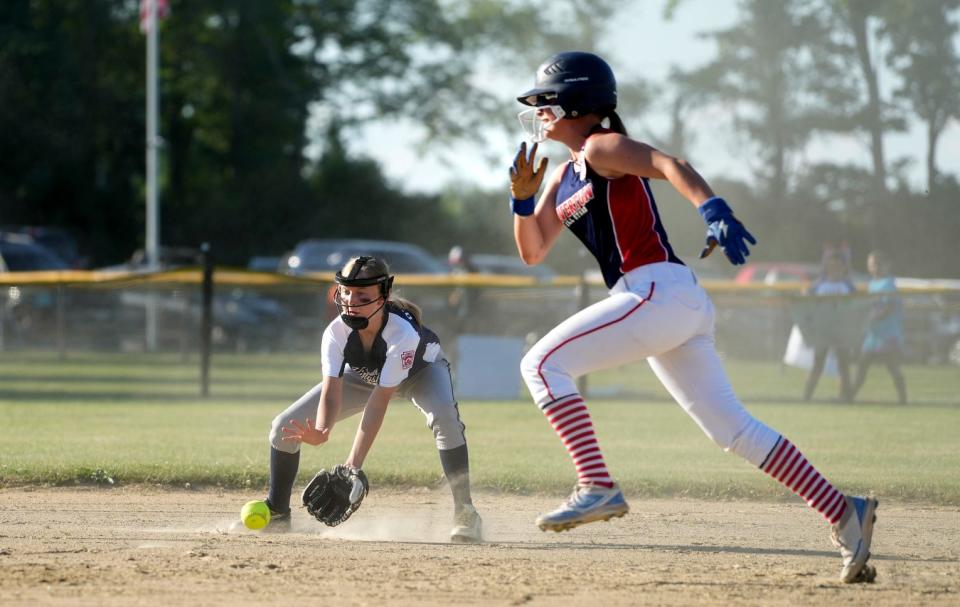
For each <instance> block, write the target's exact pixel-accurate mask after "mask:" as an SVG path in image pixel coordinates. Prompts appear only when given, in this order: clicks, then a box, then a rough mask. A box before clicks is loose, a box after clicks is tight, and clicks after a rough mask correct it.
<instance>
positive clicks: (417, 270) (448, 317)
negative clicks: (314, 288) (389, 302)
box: [280, 238, 457, 342]
mask: <svg viewBox="0 0 960 607" xmlns="http://www.w3.org/2000/svg"><path fill="white" fill-rule="evenodd" d="M358 255H372V256H374V257H377V258H379V259H383V260H384V261H386V262H387V264H389V266H390V270H391V271H392V272H394V273H396V274H449V273H450V272H449V269H448V268H447V265H446V264H445V263H443V262H441V261H439V260H438V259H436V258H434V257H433V256H432V255H430V253H428V252H427V251H426V250H425V249H423V248H422V247H419V246H417V245H415V244H411V243H406V242H396V241H390V240H364V239H345V238H314V239H310V240H304V241H302V242H300V243H298V244H297V245H296V246H295V247H294V248H293V250H292V251H291V252H290V253H289V254H287V255H286V256H285V257H284V258H283V259H282V260H281V262H280V271H281V272H284V273H287V274H293V275H301V274H305V273H309V272H336V271H337V270H340V269H341V268H342V267H343V265H344V264H345V263H346V262H347V261H348V260H349V259H350V258H351V257H356V256H358ZM397 291H398V292H399V293H400V294H402V295H404V296H406V297H409V298H410V300H411V301H413V302H414V303H416V304H417V305H419V306H420V307H421V308H422V309H423V313H424V318H425V322H426V324H428V326H429V327H430V328H431V329H433V330H434V331H436V332H437V333H438V334H439V335H440V338H441V340H446V341H448V342H449V340H450V339H451V338H452V336H453V334H454V333H455V332H456V330H457V324H456V318H457V302H453V301H452V300H451V295H452V292H453V290H452V289H451V288H450V287H417V286H410V285H405V284H403V281H400V283H399V284H398V285H397ZM287 301H289V302H290V305H291V306H296V308H295V310H294V314H295V315H296V317H297V319H298V323H299V324H300V326H301V327H302V329H303V330H304V331H305V332H306V333H317V334H319V332H322V331H323V328H324V327H325V326H326V324H327V323H328V322H329V321H330V319H332V318H333V317H334V316H335V315H336V314H337V309H336V306H335V305H334V302H333V290H332V288H331V289H328V290H327V292H326V294H325V305H324V309H322V310H318V306H317V305H316V302H315V300H311V299H307V298H304V297H299V298H297V299H296V300H295V301H294V300H292V299H288V300H287Z"/></svg>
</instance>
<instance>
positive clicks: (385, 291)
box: [334, 255, 393, 331]
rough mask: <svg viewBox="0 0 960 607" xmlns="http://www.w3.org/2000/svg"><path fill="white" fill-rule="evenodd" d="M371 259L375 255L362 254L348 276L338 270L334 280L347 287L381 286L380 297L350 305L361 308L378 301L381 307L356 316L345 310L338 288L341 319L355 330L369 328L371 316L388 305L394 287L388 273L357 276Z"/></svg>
mask: <svg viewBox="0 0 960 607" xmlns="http://www.w3.org/2000/svg"><path fill="white" fill-rule="evenodd" d="M371 261H373V257H368V256H365V255H363V256H360V257H358V258H357V261H356V262H355V263H354V264H353V267H352V268H350V273H349V274H348V275H347V276H344V275H343V273H342V272H337V274H336V276H335V277H334V280H336V282H337V284H338V285H343V286H345V287H370V286H373V285H379V286H380V297H378V298H377V299H375V300H373V301H371V302H368V303H365V304H360V305H359V306H350V307H351V308H361V307H364V306H371V305H373V304H375V303H377V302H382V303H381V304H380V307H379V308H377V309H376V310H374V311H373V312H371V313H370V314H368V315H367V316H354V315H351V314H346V313H345V312H344V310H343V309H344V304H343V300H342V299H341V297H340V289H339V288H338V289H337V292H336V295H335V296H334V302H335V303H336V304H337V310H338V311H339V312H340V319H341V320H343V323H344V324H345V325H347V326H348V327H350V328H351V329H353V330H354V331H358V330H360V329H366V328H367V325H369V324H370V317H371V316H373V315H374V314H376V313H377V312H379V311H380V310H381V309H382V308H383V306H384V305H386V303H387V297H389V296H390V289H392V288H393V276H390V275H388V274H379V275H377V276H367V277H365V278H357V275H358V274H360V272H361V271H362V270H363V268H364V267H365V266H367V265H369V264H370V262H371Z"/></svg>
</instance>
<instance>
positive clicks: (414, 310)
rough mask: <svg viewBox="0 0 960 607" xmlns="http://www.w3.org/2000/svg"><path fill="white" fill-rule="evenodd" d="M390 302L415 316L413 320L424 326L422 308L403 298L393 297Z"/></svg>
mask: <svg viewBox="0 0 960 607" xmlns="http://www.w3.org/2000/svg"><path fill="white" fill-rule="evenodd" d="M390 302H391V303H393V305H395V306H397V307H398V308H400V309H401V310H403V311H405V312H408V313H409V314H410V316H413V319H414V320H415V321H417V324H418V325H423V320H422V318H423V313H422V312H421V311H420V306H418V305H417V304H415V303H413V302H412V301H410V300H409V299H404V298H403V297H391V298H390Z"/></svg>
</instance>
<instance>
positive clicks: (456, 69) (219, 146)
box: [0, 0, 960, 276]
mask: <svg viewBox="0 0 960 607" xmlns="http://www.w3.org/2000/svg"><path fill="white" fill-rule="evenodd" d="M170 4H171V17H170V18H169V19H167V20H166V21H164V22H163V23H162V25H161V40H162V44H161V61H160V67H161V73H160V87H161V95H162V98H161V109H162V116H161V135H162V139H163V148H162V152H161V158H162V161H161V176H162V179H161V198H162V216H161V236H162V240H163V242H164V243H165V244H177V245H184V244H196V243H199V242H202V241H208V242H211V243H212V244H213V246H214V247H216V249H217V251H218V259H221V260H223V261H225V262H228V263H235V264H242V263H244V262H245V260H246V259H247V258H248V257H249V256H251V255H255V254H279V253H282V252H283V251H285V250H287V249H289V248H290V247H291V246H292V245H293V244H294V243H295V242H297V241H298V240H300V239H302V238H306V237H365V238H390V239H397V240H412V241H417V242H420V243H422V244H424V245H425V246H427V247H428V248H430V249H431V250H433V252H435V253H442V252H444V251H445V250H446V249H447V248H449V246H451V245H452V244H454V243H456V244H461V245H464V246H465V247H466V248H467V249H468V250H477V251H481V250H482V251H491V250H493V251H498V250H499V251H504V252H507V251H509V250H510V246H511V245H510V242H511V241H510V229H509V225H510V217H509V214H508V213H506V211H505V203H504V196H505V194H504V192H503V189H502V188H503V184H496V185H495V186H494V187H491V188H483V187H465V186H463V185H462V184H457V183H452V184H450V185H449V186H448V187H447V188H446V189H445V190H444V191H441V192H438V193H421V194H411V193H408V192H405V191H404V190H403V189H402V188H401V187H400V184H396V183H392V182H390V181H389V180H388V179H386V178H385V177H384V175H383V172H382V171H381V169H380V167H379V166H378V165H377V163H376V162H374V161H373V160H371V159H370V158H369V157H366V156H364V155H363V154H362V153H356V152H351V151H350V147H349V146H348V145H347V142H348V141H349V140H350V138H351V137H352V136H353V135H354V134H355V133H356V132H357V129H360V128H362V127H363V126H364V125H365V124H369V123H370V122H371V121H376V120H381V121H382V120H391V119H400V118H402V119H405V120H411V121H413V122H414V123H416V124H417V125H419V126H421V127H422V132H423V133H424V139H423V140H422V141H420V142H412V144H411V152H410V153H412V154H420V153H426V152H428V151H430V150H431V149H432V148H436V147H443V146H445V145H447V144H450V143H455V142H458V141H464V140H469V141H472V142H474V143H475V147H476V149H477V153H478V157H482V156H483V154H489V153H490V152H491V150H489V149H484V147H483V146H484V144H483V142H482V141H477V134H476V133H477V132H478V129H481V128H482V129H490V128H503V129H513V128H514V126H513V120H514V115H515V113H516V108H515V102H514V99H513V95H512V91H506V92H504V91H498V90H496V89H495V88H494V89H491V88H490V87H487V86H485V83H484V82H483V81H482V80H483V79H482V78H481V76H482V75H483V74H488V73H490V72H491V71H496V70H500V71H503V70H506V69H509V70H516V71H517V72H520V73H523V74H532V73H533V68H534V67H535V66H536V64H537V63H538V61H539V60H541V59H542V58H543V57H545V56H546V55H547V54H549V53H551V52H555V51H557V50H565V49H570V48H579V49H585V50H594V51H596V52H599V53H601V54H604V55H606V56H608V57H609V58H610V59H611V63H613V64H614V66H615V68H616V67H619V65H618V64H619V62H620V61H621V60H622V58H619V57H617V54H616V49H613V48H607V47H605V46H604V45H605V44H606V41H607V40H608V39H609V38H610V37H609V36H607V35H604V34H605V33H609V32H611V31H613V29H614V28H616V27H617V21H616V17H617V11H618V10H621V9H622V7H623V3H620V2H613V1H610V0H598V1H595V2H591V3H583V2H578V1H577V0H563V1H559V0H557V1H554V2H546V1H544V0H517V1H514V2H509V3H508V2H502V3H501V2H490V1H489V0H465V1H463V2H457V3H449V2H441V1H440V0H322V1H321V0H274V1H270V2H263V1H258V0H229V1H228V0H213V1H210V2H203V3H197V2H188V1H187V0H172V1H171V3H170ZM958 4H960V0H919V1H917V0H782V1H778V2H769V1H765V0H740V1H739V2H737V9H738V17H737V20H736V22H735V23H734V24H733V25H732V26H731V27H729V28H726V29H723V30H717V31H708V32H704V33H703V35H704V36H706V37H707V38H709V39H711V40H713V41H715V46H716V54H715V55H714V56H713V57H712V59H711V60H710V61H709V62H707V63H706V64H705V65H700V66H691V65H688V64H685V63H684V60H683V57H678V58H676V59H675V63H676V67H675V68H674V71H673V73H672V74H671V76H670V77H669V78H668V79H666V80H665V81H662V82H641V81H639V80H638V79H636V78H627V79H622V81H621V83H620V88H621V93H622V94H621V98H622V99H623V102H622V106H623V108H624V112H623V115H624V117H625V119H626V120H627V123H628V126H630V127H631V131H632V132H634V133H635V134H636V135H637V136H639V137H641V138H644V139H646V140H649V141H651V142H652V143H654V144H656V145H658V146H661V147H662V148H663V149H665V150H666V151H668V152H670V153H672V154H675V155H680V156H687V157H689V159H690V160H692V161H693V163H694V164H695V165H696V162H697V158H696V157H695V156H694V155H693V154H691V153H690V152H691V150H693V147H694V146H693V144H694V143H695V142H696V140H697V138H705V137H718V135H717V134H716V133H715V132H710V133H700V132H691V130H690V129H689V127H688V126H687V125H688V124H689V122H690V121H691V118H693V117H695V116H697V115H698V113H700V112H704V111H708V110H711V108H714V110H713V111H715V108H718V107H721V108H725V109H724V115H725V116H727V120H726V122H727V123H726V124H723V125H718V131H720V130H721V129H722V130H723V131H725V132H729V133H732V134H733V137H731V138H730V141H732V142H733V143H730V144H729V146H730V154H731V155H732V156H736V157H741V158H742V162H744V163H746V165H747V166H748V167H749V174H750V175H751V178H750V179H746V180H734V179H723V178H722V177H720V176H710V175H708V176H707V177H708V178H710V180H711V182H712V183H714V184H715V185H716V189H718V190H719V191H720V192H721V193H723V194H724V195H725V196H726V197H727V198H728V199H730V200H731V202H732V203H733V204H734V205H735V207H736V208H737V209H738V214H740V215H741V216H742V217H743V218H744V219H745V221H746V222H747V223H748V225H749V226H750V228H751V230H753V231H754V232H755V233H756V234H757V235H758V236H759V237H760V239H761V247H760V248H758V249H757V252H756V256H755V258H757V259H791V260H802V259H815V258H818V257H819V247H820V243H821V241H822V240H827V239H829V240H840V239H842V240H845V241H847V242H849V243H850V244H851V246H852V247H853V249H854V250H855V251H860V252H862V253H863V254H864V255H865V254H866V251H867V250H868V249H871V248H887V249H889V250H890V252H891V254H892V256H893V257H894V258H895V259H896V260H898V261H899V262H900V265H901V268H898V270H900V272H901V273H904V274H915V275H942V276H958V275H960V268H958V266H957V264H956V263H954V262H953V260H952V259H951V257H950V253H951V252H952V251H954V250H955V249H956V245H955V244H954V243H953V236H954V234H956V233H957V232H958V229H960V213H958V211H960V186H958V182H957V169H956V167H957V162H956V159H955V158H940V157H938V155H937V154H938V145H937V144H938V142H939V138H940V137H941V135H942V133H943V132H944V131H945V130H946V129H947V128H949V127H950V126H951V125H952V124H955V123H956V122H955V121H956V120H958V117H960V116H958V113H960V104H958V103H957V102H956V100H957V99H958V98H960V94H958V93H960V60H958V56H957V43H956V39H957V22H958ZM661 8H662V10H663V11H665V14H666V15H667V16H671V15H676V14H679V13H680V12H682V11H685V10H694V7H693V6H691V3H690V2H689V0H688V1H686V2H685V1H684V0H665V2H664V3H663V4H662V6H661ZM137 18H138V2H136V1H135V0H94V1H92V2H82V1H80V0H9V1H7V2H3V3H2V4H0V133H2V136H0V223H2V224H11V223H23V224H42V225H60V226H63V227H67V228H69V229H71V230H72V231H73V232H74V233H75V234H76V235H77V236H78V237H79V238H80V240H81V245H82V247H83V248H84V250H85V251H86V252H87V253H88V255H89V256H90V257H91V258H92V259H93V262H94V264H95V265H100V264H106V263H115V262H117V261H119V260H121V259H124V258H126V257H128V256H129V254H130V253H131V252H132V251H133V250H134V249H135V248H137V247H139V246H142V241H143V231H144V230H143V221H144V193H143V190H144V141H143V139H144V120H145V117H144V110H143V108H144V77H145V67H144V47H145V39H144V36H143V35H142V34H141V33H140V32H139V30H138V28H137ZM881 66H882V67H883V68H884V69H883V72H882V73H884V74H892V75H893V77H894V79H895V80H896V82H895V85H894V86H893V87H892V88H891V87H888V86H885V83H883V82H880V81H879V75H880V73H881V70H880V69H879V68H880V67H881ZM650 104H659V106H660V107H661V108H662V109H663V110H664V111H665V112H666V113H667V114H668V115H669V116H670V117H671V119H670V123H669V124H667V125H663V126H657V127H650V126H648V125H647V124H646V122H645V117H644V115H643V114H642V113H639V110H640V108H644V107H648V106H649V105H650ZM911 122H919V123H921V124H923V125H924V127H925V128H924V130H925V137H926V145H925V149H923V150H916V153H911V154H910V155H909V156H908V157H905V158H891V157H890V155H889V153H888V152H887V150H886V149H885V146H884V144H885V141H886V139H887V138H888V137H889V136H890V135H893V134H897V133H900V132H902V131H903V130H904V129H905V128H906V126H907V125H908V124H909V123H911ZM830 135H844V136H851V135H852V136H854V137H856V138H858V139H859V140H861V141H862V142H863V149H864V157H865V158H869V163H868V164H866V165H862V164H860V165H850V164H843V163H840V162H822V161H820V162H812V161H810V160H808V159H807V156H806V152H807V150H808V147H809V146H810V145H811V142H814V141H816V140H817V138H822V137H825V136H830ZM374 139H375V135H374ZM425 142H429V147H426V145H425ZM417 143H419V144H421V146H420V147H418V146H417V145H416V144H417ZM308 147H311V148H313V149H318V150H320V151H319V153H316V154H305V152H304V151H305V149H307V148H308ZM497 153H498V155H501V156H502V151H497ZM917 163H920V164H922V166H923V167H924V169H925V176H926V177H925V182H926V183H925V185H924V187H922V188H921V189H916V187H915V186H911V185H910V182H909V180H908V179H907V169H908V168H909V167H910V166H912V165H913V164H917ZM658 191H662V192H663V194H662V196H663V198H665V199H666V201H664V202H662V203H661V206H662V212H663V214H664V218H665V221H666V222H667V225H668V227H669V228H670V229H671V232H672V234H673V235H674V240H677V241H683V242H698V241H699V239H700V238H702V234H701V233H700V232H702V230H701V226H699V225H697V223H696V222H697V218H696V214H695V213H691V212H690V209H689V205H685V204H673V200H672V198H673V196H672V195H671V194H670V193H669V191H667V190H665V189H663V188H660V189H659V190H658ZM674 225H676V228H675V230H676V232H674V231H673V230H674V227H673V226H674ZM688 239H690V240H688ZM689 248H690V250H694V249H696V246H694V245H691V246H690V247H689ZM575 250H576V249H575V247H567V248H561V250H560V251H558V257H557V259H558V260H559V261H560V262H562V265H563V266H564V267H574V266H578V267H579V266H582V265H586V264H585V263H584V262H583V260H581V259H580V258H578V257H577V256H576V254H575V253H574V251H575Z"/></svg>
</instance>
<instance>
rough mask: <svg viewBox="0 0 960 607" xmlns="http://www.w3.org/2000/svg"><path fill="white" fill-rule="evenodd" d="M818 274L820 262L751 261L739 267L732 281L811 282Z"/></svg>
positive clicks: (769, 282)
mask: <svg viewBox="0 0 960 607" xmlns="http://www.w3.org/2000/svg"><path fill="white" fill-rule="evenodd" d="M818 274H820V264H815V263H797V262H769V261H761V262H751V263H748V264H746V265H744V266H743V267H742V268H740V271H739V272H737V275H736V276H734V278H733V281H734V282H735V283H737V284H751V283H762V284H765V285H774V284H779V283H784V282H811V281H812V280H814V279H815V278H816V277H817V275H818Z"/></svg>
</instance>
